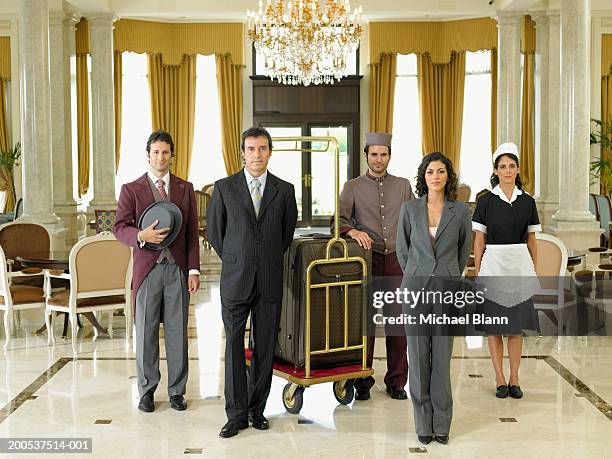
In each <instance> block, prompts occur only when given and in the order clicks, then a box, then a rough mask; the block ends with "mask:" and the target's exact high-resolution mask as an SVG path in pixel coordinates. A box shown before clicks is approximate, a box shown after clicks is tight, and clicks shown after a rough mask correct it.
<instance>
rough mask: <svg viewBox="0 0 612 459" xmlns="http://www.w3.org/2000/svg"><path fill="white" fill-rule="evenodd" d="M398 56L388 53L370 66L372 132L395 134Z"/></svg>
mask: <svg viewBox="0 0 612 459" xmlns="http://www.w3.org/2000/svg"><path fill="white" fill-rule="evenodd" d="M396 75H397V54H395V53H386V54H382V55H381V56H380V62H378V63H376V64H371V65H370V132H386V133H388V134H391V133H392V132H393V103H394V99H395V78H396Z"/></svg>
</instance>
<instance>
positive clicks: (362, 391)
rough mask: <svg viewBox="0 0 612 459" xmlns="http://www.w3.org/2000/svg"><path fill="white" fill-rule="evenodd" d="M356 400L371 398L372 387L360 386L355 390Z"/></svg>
mask: <svg viewBox="0 0 612 459" xmlns="http://www.w3.org/2000/svg"><path fill="white" fill-rule="evenodd" d="M355 400H370V389H369V388H368V389H366V388H364V387H360V388H359V389H357V390H356V391H355Z"/></svg>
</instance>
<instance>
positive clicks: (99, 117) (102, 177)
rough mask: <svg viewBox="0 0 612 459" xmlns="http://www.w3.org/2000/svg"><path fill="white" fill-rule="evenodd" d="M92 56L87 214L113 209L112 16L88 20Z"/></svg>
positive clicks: (113, 107)
mask: <svg viewBox="0 0 612 459" xmlns="http://www.w3.org/2000/svg"><path fill="white" fill-rule="evenodd" d="M88 20H89V33H90V35H89V42H90V52H91V103H92V107H91V109H92V110H91V113H92V133H93V194H94V198H93V200H92V202H91V203H90V205H89V209H88V211H93V209H95V208H98V209H114V208H116V207H117V200H116V199H115V106H114V97H113V93H114V87H113V20H114V17H113V15H112V14H99V15H95V16H91V17H88Z"/></svg>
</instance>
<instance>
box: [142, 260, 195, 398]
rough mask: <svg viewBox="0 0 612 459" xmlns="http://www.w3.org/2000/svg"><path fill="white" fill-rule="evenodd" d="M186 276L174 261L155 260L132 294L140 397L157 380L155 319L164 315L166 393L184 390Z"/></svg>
mask: <svg viewBox="0 0 612 459" xmlns="http://www.w3.org/2000/svg"><path fill="white" fill-rule="evenodd" d="M188 309H189V292H188V291H187V278H186V276H185V274H183V272H182V271H181V269H180V268H179V267H178V266H177V265H176V264H175V263H167V262H163V263H158V264H156V265H155V266H154V267H153V269H152V270H151V272H149V274H148V275H147V277H145V279H144V281H143V282H142V284H141V285H140V288H139V289H138V292H137V294H136V321H135V322H136V369H137V372H138V392H139V394H140V396H141V397H142V396H143V395H144V394H145V393H147V392H148V391H153V392H154V391H155V389H156V388H157V385H158V384H159V379H160V376H161V375H160V373H159V323H160V319H161V317H162V316H163V318H164V341H165V344H166V363H167V365H168V395H170V396H172V395H183V394H185V386H186V385H187V374H188V370H189V361H188V358H187V320H188Z"/></svg>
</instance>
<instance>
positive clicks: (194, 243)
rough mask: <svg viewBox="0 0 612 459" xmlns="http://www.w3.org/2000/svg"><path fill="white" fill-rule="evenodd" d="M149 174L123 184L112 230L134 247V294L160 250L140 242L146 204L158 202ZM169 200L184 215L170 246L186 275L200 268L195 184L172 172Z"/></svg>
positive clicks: (126, 243) (125, 242)
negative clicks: (141, 224) (149, 247)
mask: <svg viewBox="0 0 612 459" xmlns="http://www.w3.org/2000/svg"><path fill="white" fill-rule="evenodd" d="M148 180H149V178H148V176H147V174H144V175H143V176H142V177H140V178H139V179H137V180H135V181H133V182H131V183H126V184H125V185H123V186H122V187H121V194H120V195H119V203H118V204H117V216H116V218H115V226H114V228H113V233H114V234H115V237H116V238H117V239H118V240H119V241H121V242H123V243H124V244H125V245H127V246H129V247H133V248H134V264H133V266H134V267H133V276H132V294H133V295H134V298H135V297H136V292H137V291H138V288H139V287H140V284H142V281H143V280H144V278H145V277H146V276H147V274H149V272H150V271H151V269H153V267H154V266H155V263H156V262H157V258H158V257H159V252H158V251H156V250H151V249H148V248H146V247H143V248H140V245H139V244H138V236H137V235H138V231H139V229H138V220H139V219H140V216H141V215H142V213H143V212H144V211H145V209H146V208H147V207H149V206H150V205H151V204H153V203H154V202H155V198H154V197H153V192H152V191H151V186H150V185H149V182H148ZM170 201H171V202H173V203H174V204H176V205H177V206H178V207H179V209H181V213H182V214H183V224H182V226H181V230H180V231H179V233H178V235H177V236H176V239H175V240H174V241H173V242H172V244H170V246H169V247H168V249H169V250H170V252H171V253H172V256H173V257H174V260H175V262H176V264H177V265H178V266H179V268H180V269H181V270H182V271H183V272H184V273H185V275H187V274H188V273H189V270H190V269H197V270H199V269H200V242H199V237H198V236H199V235H198V211H197V208H196V200H195V193H194V191H193V185H192V184H191V183H190V182H187V181H185V180H183V179H180V178H178V177H176V176H175V175H172V174H170Z"/></svg>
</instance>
